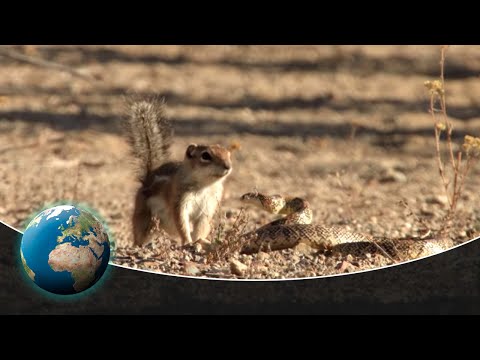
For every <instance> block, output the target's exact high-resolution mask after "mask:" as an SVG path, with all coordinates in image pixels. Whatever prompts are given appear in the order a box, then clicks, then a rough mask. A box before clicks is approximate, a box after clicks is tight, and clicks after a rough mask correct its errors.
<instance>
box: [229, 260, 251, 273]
mask: <svg viewBox="0 0 480 360" xmlns="http://www.w3.org/2000/svg"><path fill="white" fill-rule="evenodd" d="M247 269H248V266H247V265H245V264H243V263H241V262H240V261H238V260H235V259H232V260H230V271H231V272H232V274H235V275H238V276H244V274H245V272H246V271H247Z"/></svg>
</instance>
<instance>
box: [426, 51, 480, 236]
mask: <svg viewBox="0 0 480 360" xmlns="http://www.w3.org/2000/svg"><path fill="white" fill-rule="evenodd" d="M447 50H448V46H442V47H441V49H440V79H439V80H434V81H426V82H425V86H426V87H427V89H428V90H429V93H430V107H429V111H430V114H431V116H432V119H433V123H434V129H435V151H436V159H437V166H438V172H439V174H440V178H441V180H442V184H443V187H444V190H445V194H446V196H447V199H448V204H449V211H448V213H447V216H446V217H445V221H444V222H443V224H442V230H441V232H444V231H447V230H448V229H449V228H450V226H451V221H452V220H453V219H454V217H455V212H456V209H457V205H458V202H459V199H460V198H461V195H462V191H463V187H464V184H465V179H466V178H467V176H468V174H469V173H470V170H471V169H472V167H473V165H474V164H475V163H476V161H477V160H478V158H479V155H480V138H475V137H473V136H470V135H466V136H465V142H464V144H463V150H464V153H463V152H462V150H458V151H457V152H455V150H454V143H453V141H452V133H453V126H452V123H451V121H450V119H449V117H448V114H447V101H446V89H445V76H444V72H445V60H446V52H447ZM438 104H439V105H440V109H437V108H436V105H438ZM439 113H440V114H441V118H440V119H439V118H438V114H439ZM442 134H445V135H444V138H443V141H442ZM443 147H446V152H447V154H448V155H447V157H448V159H444V155H443V153H442V148H443ZM464 154H465V156H466V161H464V159H465V156H464ZM447 164H449V165H450V172H448V173H447V170H446V168H447Z"/></svg>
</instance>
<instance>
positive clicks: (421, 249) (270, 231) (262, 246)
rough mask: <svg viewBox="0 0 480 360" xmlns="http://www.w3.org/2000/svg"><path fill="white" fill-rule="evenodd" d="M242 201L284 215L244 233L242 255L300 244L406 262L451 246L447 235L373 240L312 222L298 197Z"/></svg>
mask: <svg viewBox="0 0 480 360" xmlns="http://www.w3.org/2000/svg"><path fill="white" fill-rule="evenodd" d="M241 200H242V201H243V202H244V203H247V204H251V205H254V206H256V207H259V208H260V209H263V210H266V211H268V212H270V213H273V214H280V215H286V216H285V217H283V218H280V219H278V220H275V221H273V222H271V223H268V224H267V225H264V226H262V227H260V228H258V229H256V230H254V231H251V232H249V233H247V234H244V235H243V239H242V240H243V247H242V249H241V252H242V253H244V254H251V253H255V252H258V251H273V250H281V249H287V248H293V247H295V246H297V245H299V244H302V243H303V244H306V245H308V246H309V247H311V248H313V249H318V250H330V251H334V252H343V253H350V254H355V255H359V254H365V253H379V252H380V253H383V255H387V256H388V257H391V258H392V259H395V260H400V261H405V260H409V259H414V258H419V257H424V256H428V255H433V254H436V253H439V252H442V251H445V250H447V249H448V248H450V247H452V246H453V242H452V240H450V239H448V238H443V239H418V240H413V239H405V240H404V239H395V240H392V239H374V238H373V237H371V236H367V235H363V234H360V233H355V232H350V231H347V230H345V229H344V228H342V227H339V226H328V227H327V226H323V225H314V224H312V220H313V214H312V210H311V207H310V204H309V203H308V201H306V200H305V199H302V198H299V197H294V198H285V197H283V196H281V195H270V196H269V195H264V194H261V193H258V192H255V193H247V194H244V195H243V196H242V197H241Z"/></svg>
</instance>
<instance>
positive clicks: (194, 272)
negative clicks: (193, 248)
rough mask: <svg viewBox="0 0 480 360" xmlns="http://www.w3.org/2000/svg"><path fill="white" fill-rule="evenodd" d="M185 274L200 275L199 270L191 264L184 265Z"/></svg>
mask: <svg viewBox="0 0 480 360" xmlns="http://www.w3.org/2000/svg"><path fill="white" fill-rule="evenodd" d="M185 272H186V273H187V274H188V275H193V276H195V275H198V274H199V273H200V269H199V268H198V267H197V266H196V265H195V264H194V263H192V262H187V263H185Z"/></svg>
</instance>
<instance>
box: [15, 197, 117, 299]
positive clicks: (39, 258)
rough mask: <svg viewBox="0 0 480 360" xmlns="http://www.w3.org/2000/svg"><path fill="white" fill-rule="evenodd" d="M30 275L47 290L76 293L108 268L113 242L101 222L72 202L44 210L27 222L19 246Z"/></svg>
mask: <svg viewBox="0 0 480 360" xmlns="http://www.w3.org/2000/svg"><path fill="white" fill-rule="evenodd" d="M20 256H21V259H22V265H23V268H24V270H25V272H26V273H27V275H28V276H29V277H30V279H32V280H33V281H34V282H35V284H37V285H38V286H39V287H41V288H42V289H44V290H47V291H50V292H52V293H56V294H74V293H78V292H81V291H83V290H86V289H88V288H90V287H91V286H92V285H93V284H95V283H96V282H97V281H98V280H99V279H100V278H101V276H102V275H103V273H104V272H105V270H106V268H107V266H108V261H109V259H110V242H109V238H108V234H107V232H106V231H105V229H104V227H103V225H102V223H101V222H100V221H98V220H97V219H96V218H95V217H94V216H93V215H92V214H91V213H90V212H88V211H86V210H84V209H81V208H79V207H75V206H70V205H61V206H56V207H53V208H50V209H47V210H44V211H42V212H41V213H40V214H38V215H37V216H36V217H35V218H34V219H33V220H32V221H31V222H30V224H29V225H28V226H27V228H26V230H25V232H24V234H23V237H22V242H21V246H20Z"/></svg>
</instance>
